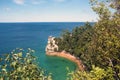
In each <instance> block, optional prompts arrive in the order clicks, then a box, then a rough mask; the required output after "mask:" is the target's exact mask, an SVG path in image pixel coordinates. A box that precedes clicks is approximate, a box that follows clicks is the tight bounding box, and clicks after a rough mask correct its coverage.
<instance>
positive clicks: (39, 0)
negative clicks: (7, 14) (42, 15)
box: [31, 0, 46, 5]
mask: <svg viewBox="0 0 120 80" xmlns="http://www.w3.org/2000/svg"><path fill="white" fill-rule="evenodd" d="M31 3H32V4H35V5H37V4H41V3H46V0H31Z"/></svg>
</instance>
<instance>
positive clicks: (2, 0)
mask: <svg viewBox="0 0 120 80" xmlns="http://www.w3.org/2000/svg"><path fill="white" fill-rule="evenodd" d="M96 20H97V15H96V14H95V13H94V12H93V11H92V9H91V6H90V4H89V0H0V22H86V21H89V22H92V21H96Z"/></svg>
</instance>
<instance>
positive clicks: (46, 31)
mask: <svg viewBox="0 0 120 80" xmlns="http://www.w3.org/2000/svg"><path fill="white" fill-rule="evenodd" d="M83 24H84V23H82V22H69V23H67V22H52V23H47V22H43V23H0V54H4V53H10V52H11V51H12V50H13V49H15V48H24V49H27V48H31V49H34V50H35V51H36V52H35V56H36V57H37V61H38V62H39V63H38V64H39V65H40V66H41V67H42V68H43V69H44V70H46V71H47V72H49V73H52V76H53V80H66V77H67V72H68V71H67V69H66V67H69V69H70V70H71V71H74V70H75V69H76V64H75V63H73V62H71V61H69V60H66V59H64V58H59V57H50V56H46V55H45V46H46V44H47V39H48V36H55V37H58V36H60V34H61V32H62V31H63V30H66V29H67V30H72V29H73V28H74V27H76V26H80V25H83Z"/></svg>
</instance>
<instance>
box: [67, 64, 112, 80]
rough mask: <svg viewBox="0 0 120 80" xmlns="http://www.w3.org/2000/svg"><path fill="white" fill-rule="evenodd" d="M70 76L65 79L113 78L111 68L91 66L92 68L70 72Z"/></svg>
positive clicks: (100, 79) (93, 79) (102, 79)
mask: <svg viewBox="0 0 120 80" xmlns="http://www.w3.org/2000/svg"><path fill="white" fill-rule="evenodd" d="M68 75H70V77H69V78H68V79H67V80H114V77H113V71H112V69H111V68H107V69H106V70H105V69H102V68H99V67H95V66H94V65H93V66H92V70H91V71H89V72H87V71H83V72H81V71H76V72H70V73H69V74H68Z"/></svg>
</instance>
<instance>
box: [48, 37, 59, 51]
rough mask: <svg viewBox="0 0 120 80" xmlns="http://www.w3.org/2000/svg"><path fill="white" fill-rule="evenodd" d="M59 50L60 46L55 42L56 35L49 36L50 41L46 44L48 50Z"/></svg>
mask: <svg viewBox="0 0 120 80" xmlns="http://www.w3.org/2000/svg"><path fill="white" fill-rule="evenodd" d="M55 51H58V46H57V45H56V44H55V37H52V36H49V37H48V43H47V46H46V52H55Z"/></svg>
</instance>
